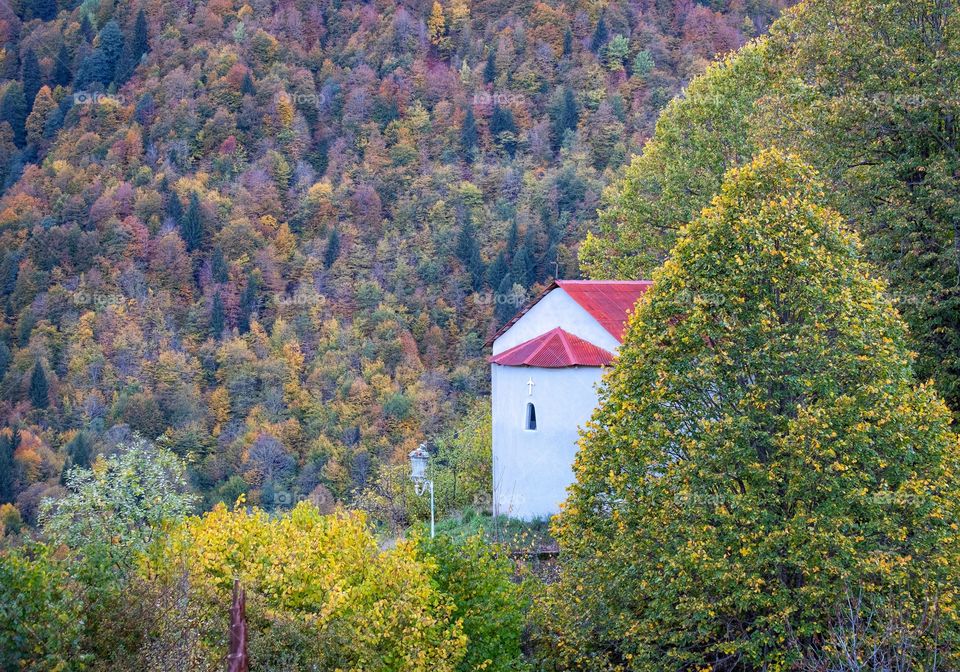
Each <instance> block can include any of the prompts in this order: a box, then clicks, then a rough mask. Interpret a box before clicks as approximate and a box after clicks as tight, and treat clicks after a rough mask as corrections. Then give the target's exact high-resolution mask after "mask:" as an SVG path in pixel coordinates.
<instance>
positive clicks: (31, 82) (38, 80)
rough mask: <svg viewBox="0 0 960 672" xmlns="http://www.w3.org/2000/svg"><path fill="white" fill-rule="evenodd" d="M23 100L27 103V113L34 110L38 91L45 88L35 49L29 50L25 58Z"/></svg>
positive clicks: (22, 77)
mask: <svg viewBox="0 0 960 672" xmlns="http://www.w3.org/2000/svg"><path fill="white" fill-rule="evenodd" d="M21 79H22V80H23V98H24V100H26V102H27V113H28V114H29V113H30V111H31V110H32V109H33V103H34V101H35V100H36V98H37V91H39V90H40V87H41V86H43V72H41V70H40V62H39V61H38V60H37V55H36V54H35V53H34V51H33V49H27V53H26V54H24V56H23V74H22V76H21Z"/></svg>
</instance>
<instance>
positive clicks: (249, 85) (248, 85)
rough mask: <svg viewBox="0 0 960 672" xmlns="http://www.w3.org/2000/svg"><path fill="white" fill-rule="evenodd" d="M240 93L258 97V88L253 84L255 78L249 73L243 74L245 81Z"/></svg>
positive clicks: (241, 83) (242, 83)
mask: <svg viewBox="0 0 960 672" xmlns="http://www.w3.org/2000/svg"><path fill="white" fill-rule="evenodd" d="M240 93H242V94H243V95H245V96H256V95H257V87H256V85H254V83H253V77H251V76H250V73H249V72H245V73H243V80H242V81H241V82H240Z"/></svg>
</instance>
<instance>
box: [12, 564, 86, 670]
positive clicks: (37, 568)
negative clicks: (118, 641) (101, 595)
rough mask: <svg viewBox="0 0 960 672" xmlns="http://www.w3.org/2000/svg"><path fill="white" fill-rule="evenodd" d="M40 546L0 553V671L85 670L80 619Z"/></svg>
mask: <svg viewBox="0 0 960 672" xmlns="http://www.w3.org/2000/svg"><path fill="white" fill-rule="evenodd" d="M69 585H70V579H69V576H68V575H67V573H66V572H65V571H64V570H63V568H62V567H61V566H59V565H57V564H56V563H55V562H53V561H52V560H51V558H50V555H49V551H48V549H47V548H46V547H44V546H39V545H37V546H31V547H29V548H27V549H21V550H17V551H10V552H6V553H0V670H11V671H12V670H19V671H22V672H50V671H51V670H56V671H58V672H71V671H72V670H81V669H84V664H85V662H87V661H88V656H86V655H84V654H83V653H82V651H81V640H82V633H83V614H82V611H81V605H80V602H79V601H78V600H76V599H75V598H74V597H73V595H72V594H71V592H70V590H69V589H68V586H69Z"/></svg>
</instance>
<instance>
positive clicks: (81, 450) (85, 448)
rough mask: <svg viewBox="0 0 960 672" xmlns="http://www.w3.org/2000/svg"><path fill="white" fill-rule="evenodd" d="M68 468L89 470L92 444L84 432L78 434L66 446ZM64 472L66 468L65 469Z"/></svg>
mask: <svg viewBox="0 0 960 672" xmlns="http://www.w3.org/2000/svg"><path fill="white" fill-rule="evenodd" d="M67 457H68V458H69V460H68V464H69V467H71V468H72V467H80V468H82V469H89V468H90V463H91V461H92V458H93V442H92V441H91V440H90V437H89V436H88V435H87V433H86V432H78V433H77V435H76V436H75V437H73V440H72V441H71V442H70V443H68V444H67ZM64 470H65V471H66V470H67V468H66V467H65V468H64Z"/></svg>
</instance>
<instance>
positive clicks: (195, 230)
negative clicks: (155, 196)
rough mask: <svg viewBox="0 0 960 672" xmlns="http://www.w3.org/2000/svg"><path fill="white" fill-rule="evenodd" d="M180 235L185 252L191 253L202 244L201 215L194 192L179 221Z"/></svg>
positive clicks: (198, 198)
mask: <svg viewBox="0 0 960 672" xmlns="http://www.w3.org/2000/svg"><path fill="white" fill-rule="evenodd" d="M173 200H176V198H174V199H173ZM180 235H181V236H182V237H183V242H184V243H185V244H186V246H187V252H193V251H194V250H196V249H197V248H198V247H200V244H201V243H202V242H203V214H202V212H201V210H200V197H199V196H197V192H195V191H194V192H191V194H190V203H189V204H188V205H187V211H186V212H185V213H184V215H183V218H182V219H181V220H180Z"/></svg>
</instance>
